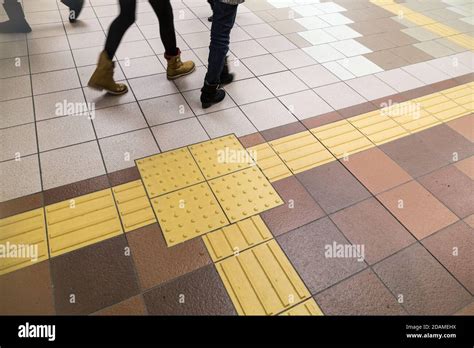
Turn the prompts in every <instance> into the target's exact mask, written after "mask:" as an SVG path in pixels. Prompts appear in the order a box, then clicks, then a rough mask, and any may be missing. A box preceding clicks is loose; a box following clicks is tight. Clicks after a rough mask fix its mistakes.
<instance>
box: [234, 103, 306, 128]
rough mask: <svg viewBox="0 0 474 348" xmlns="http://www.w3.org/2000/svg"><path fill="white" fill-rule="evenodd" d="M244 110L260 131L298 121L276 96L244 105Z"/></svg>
mask: <svg viewBox="0 0 474 348" xmlns="http://www.w3.org/2000/svg"><path fill="white" fill-rule="evenodd" d="M242 110H243V112H244V113H245V115H247V117H248V118H249V120H250V121H251V122H252V123H253V124H254V125H255V127H257V129H258V130H259V131H262V130H265V129H269V128H274V127H278V126H282V125H285V124H288V123H292V122H296V121H297V119H296V118H295V117H294V116H293V115H292V114H291V113H290V112H289V111H288V110H287V109H286V108H285V107H284V106H283V104H282V103H281V102H280V101H279V100H278V99H276V98H273V99H268V100H263V101H260V102H256V103H251V104H247V105H244V106H242Z"/></svg>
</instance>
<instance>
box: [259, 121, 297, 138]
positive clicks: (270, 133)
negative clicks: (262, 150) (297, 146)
mask: <svg viewBox="0 0 474 348" xmlns="http://www.w3.org/2000/svg"><path fill="white" fill-rule="evenodd" d="M305 130H306V128H305V127H304V126H303V124H302V123H301V122H293V123H289V124H285V125H283V126H279V127H275V128H270V129H267V130H264V131H261V132H260V133H261V134H262V136H263V137H264V138H265V140H266V141H272V140H275V139H280V138H283V137H286V136H288V135H292V134H296V133H299V132H304V131H305Z"/></svg>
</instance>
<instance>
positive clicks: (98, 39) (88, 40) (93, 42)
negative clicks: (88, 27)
mask: <svg viewBox="0 0 474 348" xmlns="http://www.w3.org/2000/svg"><path fill="white" fill-rule="evenodd" d="M81 18H82V13H81ZM82 19H83V18H82ZM68 40H69V44H70V45H71V49H73V50H75V49H78V48H87V47H97V46H101V45H103V44H104V42H105V34H104V32H103V31H93V32H89V33H81V34H74V35H68Z"/></svg>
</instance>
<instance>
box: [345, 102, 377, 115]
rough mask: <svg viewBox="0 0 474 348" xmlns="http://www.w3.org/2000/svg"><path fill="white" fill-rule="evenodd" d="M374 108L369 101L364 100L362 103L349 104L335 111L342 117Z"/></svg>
mask: <svg viewBox="0 0 474 348" xmlns="http://www.w3.org/2000/svg"><path fill="white" fill-rule="evenodd" d="M374 110H376V107H375V105H374V104H372V103H371V102H366V103H362V104H358V105H353V106H349V107H347V108H344V109H339V110H337V112H338V113H339V115H341V116H342V118H349V117H352V116H357V115H361V114H365V113H366V112H370V111H374Z"/></svg>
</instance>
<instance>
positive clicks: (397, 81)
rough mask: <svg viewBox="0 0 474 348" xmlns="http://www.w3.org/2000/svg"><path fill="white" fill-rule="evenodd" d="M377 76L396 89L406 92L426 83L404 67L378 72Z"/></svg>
mask: <svg viewBox="0 0 474 348" xmlns="http://www.w3.org/2000/svg"><path fill="white" fill-rule="evenodd" d="M375 76H377V77H378V78H379V79H380V80H382V81H383V82H385V83H386V84H388V85H389V86H390V87H392V88H394V89H396V90H397V91H398V92H405V91H408V90H410V89H415V88H418V87H422V86H423V85H424V83H423V82H421V81H420V80H418V79H416V78H415V77H413V76H412V75H410V74H409V73H407V72H406V71H405V70H402V69H393V70H387V71H384V72H381V73H378V74H376V75H375Z"/></svg>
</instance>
